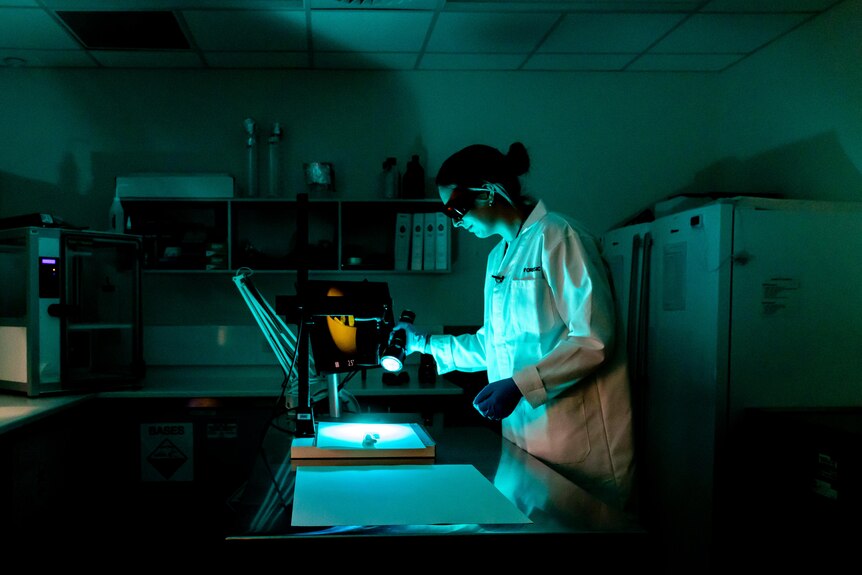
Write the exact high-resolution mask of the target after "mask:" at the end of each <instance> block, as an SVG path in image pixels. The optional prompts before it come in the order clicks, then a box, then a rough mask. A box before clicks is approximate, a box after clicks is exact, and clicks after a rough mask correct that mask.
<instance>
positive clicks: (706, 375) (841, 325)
mask: <svg viewBox="0 0 862 575" xmlns="http://www.w3.org/2000/svg"><path fill="white" fill-rule="evenodd" d="M603 245H604V249H605V254H606V257H607V259H608V262H609V266H610V268H611V273H612V275H613V276H614V284H615V286H616V288H617V291H618V302H619V304H620V313H621V314H622V315H623V317H624V318H625V319H626V321H625V322H624V323H625V325H626V329H627V345H628V348H629V353H630V365H631V366H632V372H633V373H632V375H633V386H634V389H633V392H634V397H635V398H636V415H637V418H636V421H637V422H638V423H637V433H638V438H637V439H638V443H637V444H638V447H639V450H640V451H639V457H638V463H639V466H640V470H641V485H640V488H641V500H642V513H643V515H644V522H645V524H646V525H647V527H652V528H653V529H654V530H656V531H657V532H660V533H661V534H663V535H664V536H665V537H664V539H665V541H666V542H667V543H666V544H667V546H668V549H667V553H668V555H669V560H671V561H676V562H678V563H679V564H680V565H692V564H693V563H692V562H693V561H700V560H703V559H706V560H713V559H715V558H716V557H717V556H718V555H719V554H720V553H724V552H725V551H726V550H727V547H724V546H725V545H726V543H727V541H726V540H727V538H728V537H732V535H733V525H734V522H737V521H740V520H742V519H743V517H742V516H741V515H740V511H741V510H740V509H739V502H740V501H741V499H740V494H741V493H742V492H743V491H744V490H745V488H746V484H747V482H749V481H752V480H756V478H751V477H747V476H746V469H745V468H744V465H743V459H742V457H741V456H742V454H743V452H744V450H745V448H746V445H747V443H746V437H745V430H744V429H743V426H742V416H743V414H744V411H745V409H747V408H756V407H823V406H830V407H831V406H859V405H862V375H860V374H862V352H860V350H862V329H860V326H862V203H858V204H857V203H825V202H813V201H802V200H777V199H763V198H746V197H739V198H731V199H722V200H715V201H713V202H710V203H707V204H705V205H703V206H701V207H697V208H692V209H686V210H684V211H680V212H678V213H673V214H669V215H665V216H663V217H660V218H657V219H656V220H655V221H653V222H650V223H645V224H637V225H634V226H628V227H623V228H619V229H615V230H612V231H610V232H608V233H607V234H605V236H604V237H603Z"/></svg>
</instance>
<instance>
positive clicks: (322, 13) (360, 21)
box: [311, 10, 432, 53]
mask: <svg viewBox="0 0 862 575" xmlns="http://www.w3.org/2000/svg"><path fill="white" fill-rule="evenodd" d="M431 18H432V14H431V13H430V12H413V11H401V10H390V11H380V12H373V13H372V12H368V11H361V10H315V11H312V13H311V33H312V45H313V46H314V49H315V50H324V51H327V52H344V51H357V52H410V53H416V52H419V50H420V49H421V48H422V42H423V41H424V40H425V35H426V34H427V31H428V26H430V24H431Z"/></svg>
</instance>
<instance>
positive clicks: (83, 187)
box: [0, 0, 862, 325]
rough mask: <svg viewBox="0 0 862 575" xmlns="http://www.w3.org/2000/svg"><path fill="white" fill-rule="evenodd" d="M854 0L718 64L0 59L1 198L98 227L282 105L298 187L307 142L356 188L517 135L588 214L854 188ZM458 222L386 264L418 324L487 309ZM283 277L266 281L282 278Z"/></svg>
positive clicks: (233, 143) (856, 195)
mask: <svg viewBox="0 0 862 575" xmlns="http://www.w3.org/2000/svg"><path fill="white" fill-rule="evenodd" d="M860 6H862V1H860V0H852V1H849V2H847V3H845V4H842V5H840V6H839V7H837V8H836V9H834V10H832V11H831V12H828V13H826V14H825V15H823V16H821V17H820V18H818V19H817V20H815V21H814V22H812V23H810V24H809V25H807V26H806V27H804V28H802V29H800V30H798V31H796V32H795V33H793V34H791V35H789V36H787V37H785V38H784V39H782V40H781V41H779V42H777V43H775V44H773V45H772V46H770V47H768V48H767V49H766V50H764V51H763V52H762V53H760V54H758V55H756V56H754V57H752V58H749V59H748V60H746V61H745V62H743V63H741V64H739V65H737V66H735V67H734V68H732V69H730V70H729V71H727V72H725V73H722V74H681V73H629V74H603V73H580V74H579V73H534V72H522V73H508V72H490V73H474V72H460V73H448V72H379V73H372V72H311V71H240V70H237V71H205V70H198V71H188V70H182V71H155V70H83V69H82V70H48V69H0V126H2V127H3V130H2V134H0V217H3V216H9V215H14V214H20V213H26V212H35V211H47V212H52V213H54V214H57V215H60V216H62V217H65V218H66V219H68V220H70V221H71V222H73V223H77V224H80V225H86V226H90V227H93V228H96V229H103V228H104V227H105V225H106V215H107V210H108V207H109V204H110V197H111V195H112V192H113V179H114V177H115V176H117V175H120V174H125V173H131V172H138V171H163V172H171V171H174V172H179V171H181V172H228V173H231V174H233V175H234V176H235V177H236V178H237V180H238V182H240V184H241V183H242V182H243V181H244V159H245V156H244V151H245V149H244V132H243V129H242V120H243V119H244V118H245V117H248V116H251V117H253V118H255V119H256V120H257V121H258V122H260V124H261V126H262V127H263V128H264V129H268V126H269V124H270V123H271V122H273V121H279V122H281V123H282V126H283V127H284V129H285V142H284V158H285V166H286V172H287V177H288V182H287V183H288V189H290V190H296V189H299V186H301V185H302V176H301V164H302V162H304V161H308V160H321V161H329V162H332V163H333V164H334V166H335V170H336V178H337V183H338V187H339V190H338V194H339V195H340V196H342V197H350V198H364V197H374V196H375V195H376V193H377V192H376V189H375V185H376V176H377V173H378V172H379V170H380V165H381V163H382V161H383V159H384V158H385V157H387V156H396V157H398V159H399V163H400V164H401V165H402V167H403V165H404V163H405V162H406V160H407V159H408V158H409V156H410V155H411V154H413V153H419V154H420V155H421V157H422V160H423V164H424V165H425V167H426V171H427V174H428V177H429V179H431V178H433V176H434V174H435V173H436V170H437V168H438V167H439V165H440V163H441V162H442V161H443V160H444V159H445V157H446V156H448V155H449V154H450V153H452V152H454V151H456V150H458V149H459V148H461V147H463V146H465V145H468V144H472V143H477V142H483V143H488V144H491V145H495V146H498V147H500V148H503V149H505V148H506V147H507V146H508V145H509V144H510V143H511V142H512V141H515V140H520V141H522V142H524V143H525V144H526V145H527V147H528V149H529V151H530V153H531V155H532V159H533V170H532V171H531V174H530V175H529V176H528V178H527V186H528V190H529V191H530V192H532V193H534V194H535V195H537V196H540V197H542V198H544V199H546V200H547V201H548V203H549V204H550V205H551V207H552V208H555V209H559V210H561V211H565V212H568V213H570V214H572V215H574V216H575V217H578V218H579V219H581V220H583V221H584V222H585V223H587V224H588V225H589V226H590V227H591V228H592V229H594V230H595V231H596V232H602V231H605V230H606V229H608V228H610V227H612V226H613V225H615V224H617V223H618V222H621V221H623V220H625V219H626V218H628V217H630V216H632V215H633V214H635V213H636V212H638V211H640V210H641V209H643V208H646V207H648V206H649V205H650V204H651V203H652V202H654V201H656V200H658V199H661V198H663V197H666V196H668V195H672V194H675V193H682V192H688V193H705V192H728V191H729V192H734V193H737V192H738V193H747V192H764V191H768V192H776V191H778V192H784V193H787V194H788V195H791V196H794V197H815V198H821V199H853V200H860V199H862V183H860V175H859V166H860V165H862V138H860V136H862V105H860V104H862V101H860V100H862V97H860V95H862V89H860V86H862V78H860V76H862V67H860V65H859V62H860V61H862V59H860V50H862V48H860V44H859V43H858V38H859V36H860V34H859V32H860V31H862V25H860V20H862V16H860V14H862V9H860ZM263 183H265V179H264V180H263ZM429 188H431V186H429ZM432 191H433V190H432ZM456 237H457V242H458V247H457V250H458V259H457V261H456V262H455V263H454V273H453V274H451V275H448V276H433V277H428V276H423V277H422V278H421V281H416V280H415V278H411V277H409V276H384V277H383V278H379V277H378V278H377V279H385V280H386V281H389V282H390V289H391V291H392V294H393V297H394V298H395V305H396V309H399V308H400V307H411V308H413V309H415V310H416V312H417V314H418V317H417V323H433V324H435V325H437V324H476V323H479V322H480V321H481V303H480V302H481V294H480V290H481V283H482V274H483V271H484V258H485V254H486V253H487V251H488V250H489V249H490V248H491V245H492V243H493V241H492V240H484V241H479V240H476V239H475V238H472V237H469V236H467V235H466V234H464V233H460V234H456ZM357 279H358V278H357ZM291 281H292V279H291V278H290V276H287V275H279V276H267V277H261V279H260V281H259V282H258V283H259V285H260V287H261V289H262V290H263V291H264V293H265V294H267V295H272V296H274V295H275V294H276V293H292V284H291V283H290V282H291ZM191 297H194V298H195V300H194V301H195V302H196V303H197V305H196V306H195V308H194V311H193V312H190V311H189V306H188V302H189V298H191ZM145 298H146V299H145V300H144V301H145V309H146V312H145V315H146V317H147V321H148V323H151V324H184V323H200V324H243V323H246V322H247V321H249V316H248V313H247V311H246V309H245V307H244V305H243V304H242V302H241V300H240V298H239V297H238V295H237V294H235V293H234V288H233V285H232V282H230V281H229V278H228V277H227V276H207V277H199V276H195V277H189V278H182V277H175V276H164V275H148V276H147V278H146V286H145Z"/></svg>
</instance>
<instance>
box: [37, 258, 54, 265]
mask: <svg viewBox="0 0 862 575" xmlns="http://www.w3.org/2000/svg"><path fill="white" fill-rule="evenodd" d="M39 261H41V262H42V263H43V264H51V265H55V264H56V263H57V258H40V260H39Z"/></svg>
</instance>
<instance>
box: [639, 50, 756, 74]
mask: <svg viewBox="0 0 862 575" xmlns="http://www.w3.org/2000/svg"><path fill="white" fill-rule="evenodd" d="M742 58H744V56H742V55H739V54H644V55H643V56H641V57H640V58H638V59H637V60H635V61H634V62H632V64H631V65H630V66H629V67H628V68H626V69H627V70H633V71H645V72H646V71H650V72H652V71H661V70H664V71H673V72H719V71H721V70H723V69H725V68H727V67H728V66H732V65H733V64H735V63H736V62H738V61H739V60H741V59H742Z"/></svg>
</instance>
